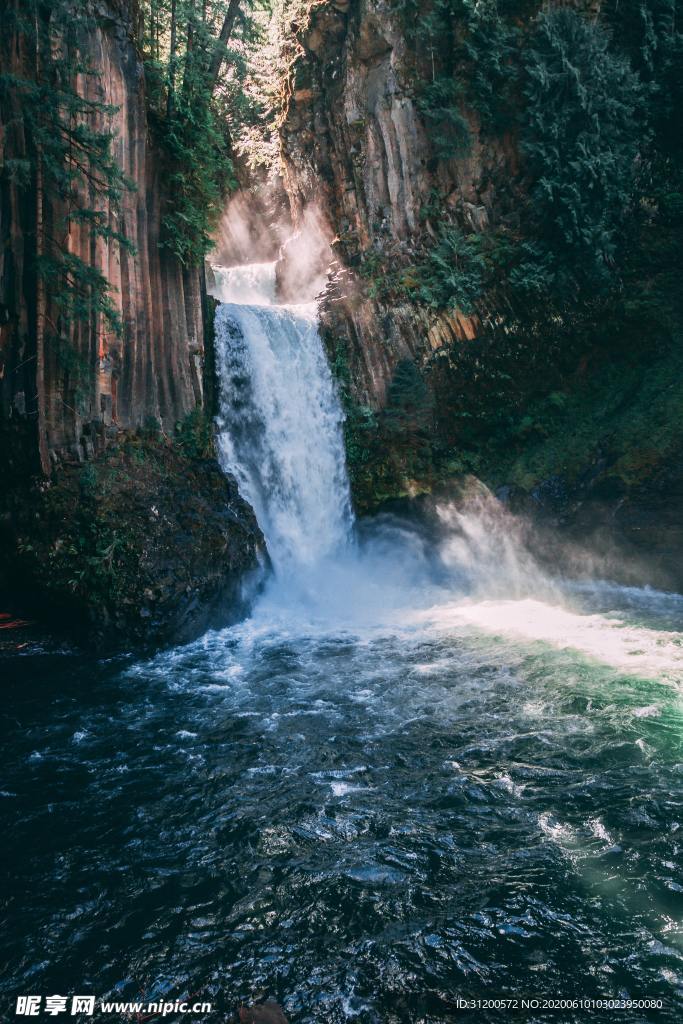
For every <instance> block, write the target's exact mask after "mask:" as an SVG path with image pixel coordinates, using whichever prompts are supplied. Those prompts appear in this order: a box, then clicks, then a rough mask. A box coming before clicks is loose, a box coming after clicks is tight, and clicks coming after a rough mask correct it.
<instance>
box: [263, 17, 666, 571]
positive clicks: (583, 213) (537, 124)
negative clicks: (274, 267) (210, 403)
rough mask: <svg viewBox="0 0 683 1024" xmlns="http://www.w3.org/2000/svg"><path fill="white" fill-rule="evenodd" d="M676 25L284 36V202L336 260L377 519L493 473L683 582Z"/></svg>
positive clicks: (336, 23) (513, 496) (336, 362)
mask: <svg viewBox="0 0 683 1024" xmlns="http://www.w3.org/2000/svg"><path fill="white" fill-rule="evenodd" d="M677 17H678V15H677V8H676V4H675V3H674V2H673V0H672V2H668V0H666V2H662V3H655V2H652V3H649V2H648V3H646V4H644V5H643V4H636V3H630V2H629V3H626V4H625V5H624V4H620V5H617V4H613V3H603V4H595V3H592V2H583V0H577V2H576V3H570V4H564V3H557V4H550V5H548V4H543V5H541V4H538V3H534V2H531V3H525V4H521V5H520V4H507V3H506V4H500V3H499V4H488V3H477V4H470V3H467V2H465V3H461V2H456V0H439V2H435V3H431V2H425V3H422V2H413V0H359V2H358V3H354V2H349V0H334V2H323V3H316V4H311V5H307V6H306V7H305V9H302V8H301V5H299V6H298V7H296V9H294V8H291V9H290V14H289V15H286V17H285V38H286V40H288V50H287V56H288V63H287V74H286V77H285V82H284V88H283V96H284V115H283V120H282V125H281V139H282V149H283V156H284V164H285V176H286V184H287V188H288V191H289V195H290V200H291V203H292V207H293V211H294V215H295V217H296V216H297V215H298V216H300V215H301V211H302V210H303V209H305V208H306V207H307V206H308V204H311V203H315V204H316V206H317V207H318V208H319V210H320V211H321V214H322V217H323V219H324V220H325V221H326V223H327V225H328V229H329V235H330V237H331V238H333V248H334V251H335V253H336V256H337V265H336V274H335V275H334V280H333V282H332V284H331V286H330V288H329V290H328V293H327V296H326V299H325V302H324V305H323V327H324V332H325V340H326V344H327V347H328V352H329V355H330V359H331V361H332V364H333V366H334V368H335V372H336V373H337V376H338V379H339V384H340V388H341V389H342V393H343V397H344V400H345V405H346V411H347V423H346V433H347V453H348V458H349V468H350V473H351V477H352V485H353V490H354V497H355V501H356V505H357V507H359V508H361V509H372V508H376V507H377V506H378V505H379V504H380V503H381V502H382V501H383V500H386V499H388V498H395V497H397V496H402V495H414V494H416V493H420V492H424V491H429V490H433V489H434V488H435V487H440V486H442V485H443V484H444V483H446V484H447V483H448V482H449V481H452V480H456V479H458V478H461V477H462V476H463V474H468V473H473V474H474V475H476V476H478V477H479V478H480V479H482V480H484V481H485V482H486V483H487V484H488V485H489V486H490V487H492V488H493V489H494V490H496V491H497V492H498V493H499V494H500V495H501V496H502V497H505V498H506V499H507V500H509V501H510V502H511V503H512V504H513V505H514V506H515V507H519V508H522V509H524V510H525V511H529V512H532V513H534V514H537V513H541V514H542V516H543V517H545V518H547V517H550V518H551V520H552V521H553V523H554V525H560V524H561V525H564V526H566V527H569V528H570V530H571V531H574V532H575V533H576V534H577V535H578V536H579V537H581V538H583V539H585V536H586V534H592V533H594V532H595V531H597V532H598V533H599V534H600V536H601V537H602V538H603V540H601V541H600V542H599V544H598V547H601V546H602V547H603V548H604V543H603V541H604V537H605V536H609V537H611V538H617V539H618V541H619V544H620V545H622V544H623V545H625V547H626V549H628V551H629V557H630V556H634V557H635V560H636V561H638V559H639V558H640V556H641V555H642V554H644V555H645V557H646V560H649V559H650V558H651V556H654V562H655V563H657V564H658V566H659V569H656V570H654V572H655V576H656V577H657V578H658V579H659V581H660V582H662V583H665V584H666V583H667V580H668V583H669V584H671V580H672V577H671V576H668V575H667V572H668V570H669V569H672V568H673V563H674V562H675V563H676V566H677V568H675V569H674V570H673V578H674V579H679V578H680V575H681V571H682V569H683V567H681V566H680V562H676V557H677V556H676V550H680V540H681V535H680V523H681V519H682V518H683V517H682V516H681V505H682V502H683V466H682V463H681V451H682V449H683V438H682V436H681V428H680V423H681V412H682V410H683V394H682V391H681V384H680V381H681V372H680V371H681V351H682V347H681V308H680V295H679V293H678V289H677V286H676V284H675V282H674V279H673V277H672V276H671V268H672V267H673V266H675V265H676V264H677V262H679V261H680V258H681V253H680V237H681V209H682V207H681V204H680V194H681V180H682V173H681V151H680V144H679V141H678V140H679V139H680V132H678V131H677V129H675V127H674V120H673V119H674V118H675V117H676V116H677V115H676V114H675V111H676V110H680V102H681V83H680V67H681V34H680V30H679V26H678V22H677ZM672 559H673V561H672ZM620 561H621V559H620V558H619V557H617V562H620ZM617 569H618V565H612V566H610V567H606V570H605V571H609V572H613V571H617ZM660 570H661V571H660Z"/></svg>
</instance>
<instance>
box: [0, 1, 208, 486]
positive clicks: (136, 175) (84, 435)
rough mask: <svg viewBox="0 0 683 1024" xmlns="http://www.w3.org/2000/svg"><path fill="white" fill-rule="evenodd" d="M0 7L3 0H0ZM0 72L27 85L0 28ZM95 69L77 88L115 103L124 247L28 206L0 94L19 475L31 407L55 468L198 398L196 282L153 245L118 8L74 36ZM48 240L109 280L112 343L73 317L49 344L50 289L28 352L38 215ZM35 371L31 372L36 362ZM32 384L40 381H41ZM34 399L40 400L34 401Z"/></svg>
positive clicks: (105, 330)
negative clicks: (118, 328) (123, 186)
mask: <svg viewBox="0 0 683 1024" xmlns="http://www.w3.org/2000/svg"><path fill="white" fill-rule="evenodd" d="M3 7H4V8H5V11H6V12H9V11H10V9H11V8H12V7H13V5H12V4H7V3H5V4H3ZM14 10H15V11H16V8H15V9H14ZM0 45H1V48H2V50H1V61H2V64H3V68H4V69H5V70H6V71H7V70H9V72H10V73H11V72H12V71H14V72H16V73H18V74H23V75H24V76H27V77H29V76H30V74H31V70H32V61H34V55H32V54H30V53H26V52H24V50H23V49H22V43H21V40H20V39H19V38H17V37H16V36H14V35H12V34H11V33H9V32H5V31H3V38H2V43H1V44H0ZM81 48H82V54H83V56H84V58H85V59H86V60H87V61H88V62H89V64H90V65H91V66H92V67H93V68H94V69H96V70H97V72H98V74H97V75H79V77H78V83H77V88H78V89H80V90H84V91H85V92H86V94H90V95H92V96H93V97H94V98H96V99H97V100H98V101H101V102H103V103H105V104H108V105H111V107H112V108H115V109H114V110H113V112H112V113H111V114H106V113H102V114H101V115H100V124H99V125H96V126H95V127H99V128H100V129H101V130H102V131H107V130H109V131H111V132H112V133H113V136H114V142H113V146H112V152H113V156H114V157H115V159H116V160H117V162H118V163H119V164H120V166H121V168H122V169H123V171H124V173H125V174H126V176H127V177H128V178H129V179H130V181H131V183H132V185H133V188H132V189H130V190H128V191H125V192H124V194H123V197H122V201H121V206H120V211H119V213H118V215H116V214H115V213H114V211H111V210H110V211H109V219H110V222H111V224H112V227H114V228H115V229H116V230H117V231H119V232H120V233H121V234H122V235H123V236H125V238H126V239H127V241H128V242H129V243H130V244H131V248H130V249H127V248H125V247H122V246H121V244H120V243H119V242H118V241H117V240H116V238H109V239H106V238H104V239H103V238H99V239H97V240H96V241H92V239H91V238H90V237H89V236H88V234H87V233H86V231H85V230H84V229H83V226H82V225H79V224H77V223H72V222H70V221H69V210H68V208H66V207H65V205H64V204H63V203H61V202H59V201H56V200H54V199H53V198H50V196H49V195H46V196H45V197H44V200H43V202H42V203H41V204H39V205H40V209H39V210H38V208H37V202H36V182H35V180H31V181H30V182H28V183H22V182H18V181H17V180H15V179H14V178H13V175H12V173H11V168H12V166H14V165H15V164H16V163H17V162H20V161H22V160H24V159H25V158H26V156H27V155H28V154H29V153H30V147H31V146H32V140H31V139H30V138H27V137H26V136H25V134H24V132H23V130H22V128H21V121H20V120H18V119H16V114H17V109H16V104H17V103H18V102H20V101H19V99H18V97H17V95H16V94H15V95H12V92H11V91H10V92H9V93H5V94H4V96H3V99H2V122H3V129H2V145H3V150H4V152H3V165H4V170H3V173H2V176H1V177H0V429H1V430H2V436H3V443H2V456H1V457H2V463H3V466H5V467H7V468H10V469H13V470H14V471H15V472H17V473H24V472H26V471H27V470H29V471H30V470H35V469H36V468H37V465H38V462H39V459H38V442H39V439H38V430H39V422H38V421H39V403H40V401H41V400H42V402H43V413H44V435H45V442H46V447H47V451H48V452H49V456H50V458H51V460H52V462H53V463H56V462H59V461H79V460H81V459H83V458H84V457H87V456H88V455H89V454H92V452H93V451H94V450H97V448H98V445H99V444H100V439H101V438H102V437H103V435H104V433H105V432H106V431H107V429H108V428H114V429H116V428H136V427H138V426H140V425H142V424H144V423H145V421H147V420H150V419H151V418H154V419H156V420H157V421H159V422H160V423H161V424H162V426H163V427H164V429H165V430H167V431H168V430H172V429H173V426H174V424H175V423H176V422H177V421H178V420H180V419H182V418H183V417H184V416H185V415H186V414H187V413H188V412H190V411H191V410H192V409H193V408H195V406H196V405H197V404H199V403H201V401H202V372H201V360H202V352H203V317H202V280H201V271H200V269H198V268H196V267H194V268H184V267H183V266H182V265H181V264H180V263H179V262H178V260H177V259H175V258H174V257H173V256H172V255H171V254H170V253H168V252H166V251H165V250H164V249H161V248H160V247H159V244H158V243H159V234H160V220H161V218H162V216H163V205H164V168H163V162H162V160H161V157H160V154H159V152H158V150H157V149H156V148H155V146H154V144H153V142H152V140H151V138H150V126H149V123H148V117H147V111H146V102H145V80H144V74H143V69H142V64H141V61H140V59H139V57H138V54H137V53H136V50H135V47H134V45H133V42H132V40H131V34H130V15H129V10H128V6H127V5H126V4H122V3H116V2H103V3H100V4H98V5H97V8H96V12H95V18H94V23H93V25H92V28H91V29H90V30H89V32H88V35H87V38H86V39H85V40H82V41H81ZM37 215H39V216H41V217H42V221H43V224H44V225H45V226H46V229H47V230H51V231H54V232H58V233H60V235H61V238H62V241H63V243H64V244H65V246H66V248H67V250H68V251H69V252H73V253H74V254H76V255H77V256H80V258H81V259H82V260H83V261H84V262H85V263H87V264H88V265H90V266H92V267H94V268H97V270H99V271H100V272H101V273H102V274H103V275H104V276H105V277H106V278H107V279H108V280H109V282H110V284H111V286H112V293H111V298H112V302H113V305H114V307H115V308H116V310H117V311H118V313H119V316H120V319H121V322H122V328H123V329H122V333H121V336H120V337H117V335H116V333H115V332H114V331H113V330H111V329H110V327H109V325H108V324H107V322H106V321H105V320H104V319H103V317H102V316H100V315H97V316H94V317H92V318H91V319H90V321H89V322H82V321H81V322H77V323H75V324H74V325H73V326H72V328H71V330H70V332H69V336H68V337H66V338H64V337H62V338H61V340H57V338H56V337H55V335H56V334H59V333H61V332H52V331H51V329H50V326H51V324H53V323H54V321H55V320H56V318H57V312H56V310H55V306H54V303H53V302H52V301H51V297H50V290H49V285H48V288H47V296H46V302H45V324H46V329H45V342H44V353H43V356H42V359H41V358H40V355H41V353H40V346H38V351H37V345H36V326H37V325H36V288H37V280H36V217H37ZM41 363H42V365H40V364H41ZM41 377H42V381H41ZM41 391H42V396H41Z"/></svg>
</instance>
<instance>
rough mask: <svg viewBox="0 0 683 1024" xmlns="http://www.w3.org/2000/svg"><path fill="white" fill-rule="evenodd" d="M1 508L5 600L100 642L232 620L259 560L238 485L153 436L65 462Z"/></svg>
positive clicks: (251, 519)
mask: <svg viewBox="0 0 683 1024" xmlns="http://www.w3.org/2000/svg"><path fill="white" fill-rule="evenodd" d="M3 512H4V516H3V522H2V527H1V530H2V536H1V537H0V541H1V543H0V592H2V593H3V595H4V597H5V599H6V604H7V605H8V607H12V608H17V609H20V610H21V609H24V610H28V611H30V612H31V613H32V614H38V615H40V616H41V617H43V618H47V619H48V620H49V621H50V622H51V623H53V624H55V625H59V626H60V627H67V628H68V629H69V630H70V631H72V632H74V633H76V634H77V635H78V636H79V638H80V639H82V640H85V641H87V642H91V643H94V644H96V645H97V646H98V647H99V648H106V649H111V648H114V649H115V648H120V647H125V646H130V645H143V646H147V645H149V646H155V645H159V644H163V643H167V642H173V643H178V642H184V641H188V640H190V639H192V638H193V637H195V636H197V635H198V634H199V633H200V632H201V631H203V630H204V629H205V628H207V627H208V626H210V625H223V624H226V623H227V622H228V621H230V620H231V619H232V620H234V619H235V618H236V617H238V616H239V615H240V614H242V613H243V612H244V610H245V607H246V603H247V601H248V595H249V588H250V586H251V587H253V586H255V584H256V581H257V579H258V576H259V566H260V564H262V563H263V562H264V561H265V557H266V556H265V545H264V541H263V537H262V534H261V531H260V530H259V527H258V524H257V522H256V518H255V516H254V513H253V511H252V509H251V507H250V506H249V505H248V504H247V502H246V501H244V500H243V499H242V498H241V497H240V495H239V494H238V491H237V485H236V483H235V481H234V480H233V479H232V478H230V477H226V476H225V474H224V473H223V472H222V471H221V469H220V467H219V465H218V463H217V462H216V461H215V459H213V458H205V457H196V456H193V457H191V456H189V455H187V454H186V453H184V452H183V450H182V449H181V448H180V447H179V446H178V445H175V444H172V443H171V442H168V441H165V440H163V439H158V438H157V439H154V440H149V439H142V438H139V437H136V438H134V437H128V438H126V439H125V440H123V441H122V442H120V443H118V444H116V445H115V446H114V447H112V448H110V449H108V450H107V451H106V452H105V453H104V455H103V456H102V457H101V458H99V459H97V460H95V461H91V462H88V463H87V464H86V465H85V466H84V467H65V468H63V469H61V470H60V472H59V473H58V474H56V475H55V476H54V477H53V479H52V480H51V481H44V480H43V481H39V482H34V483H33V484H32V485H31V486H30V487H29V488H28V489H25V490H23V491H22V492H18V491H17V492H14V493H13V494H12V496H11V499H8V503H7V504H6V505H5V507H4V509H3Z"/></svg>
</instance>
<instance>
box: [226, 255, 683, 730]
mask: <svg viewBox="0 0 683 1024" xmlns="http://www.w3.org/2000/svg"><path fill="white" fill-rule="evenodd" d="M214 279H215V282H216V285H215V294H216V295H217V296H218V297H219V298H220V299H221V301H222V305H221V306H220V307H219V309H218V311H217V315H216V365H217V371H218V376H219V379H220V413H219V416H218V419H217V425H218V440H219V449H220V455H221V459H222V463H223V466H224V468H225V469H226V471H229V472H230V473H232V474H234V476H235V477H236V479H237V481H238V484H239V487H240V491H241V493H242V494H243V495H244V497H245V498H246V499H247V500H248V501H249V502H250V504H251V505H252V507H253V508H254V511H255V513H256V516H257V519H258V522H259V525H260V526H261V529H262V530H263V533H264V535H265V538H266V543H267V547H268V551H269V554H270V558H271V561H272V565H273V569H274V573H273V577H272V578H271V580H270V581H269V583H268V585H267V586H266V588H265V592H264V593H263V594H262V596H261V597H260V598H259V600H258V602H257V604H256V607H255V609H254V613H253V616H252V618H251V620H250V621H249V622H248V623H245V624H243V626H242V627H240V629H239V632H240V634H241V636H242V642H243V643H246V644H247V645H250V644H251V645H253V644H254V643H257V642H258V643H263V642H264V640H265V639H266V638H267V637H269V636H278V637H279V639H283V638H285V637H287V636H290V637H291V636H298V635H302V634H312V633H315V634H319V635H322V634H333V635H335V636H336V637H339V636H340V635H342V634H344V632H345V631H347V632H348V634H349V635H350V636H354V637H358V636H363V635H366V636H367V635H374V636H377V635H378V634H380V635H381V634H384V635H399V634H401V635H402V636H404V637H406V636H409V635H411V634H412V635H413V636H414V635H416V634H417V635H420V634H423V633H428V632H429V631H430V630H437V631H438V632H440V633H441V634H444V633H446V634H453V635H456V634H459V635H462V633H463V631H469V632H470V633H475V632H476V633H485V634H490V635H496V636H497V637H503V638H508V639H510V640H512V641H515V642H516V643H519V642H527V643H528V642H533V643H538V642H541V643H543V644H546V645H548V646H549V647H551V648H554V649H557V650H571V651H578V652H580V653H581V654H582V655H584V656H586V657H588V658H590V659H594V660H595V661H598V662H602V663H603V664H606V665H610V666H612V667H613V668H615V669H617V670H619V671H622V672H625V673H628V674H629V675H634V676H643V677H648V678H659V679H662V680H663V681H666V682H670V683H671V682H673V683H675V684H680V683H682V682H683V646H681V633H679V632H677V631H676V630H675V629H674V630H671V629H667V630H660V629H656V628H649V623H648V626H644V625H642V624H639V623H638V622H637V621H636V622H635V623H634V622H633V621H629V619H633V618H634V617H635V618H636V619H637V617H638V610H639V609H642V608H646V607H647V608H648V609H650V610H651V611H652V612H656V613H657V614H660V613H661V612H662V611H664V612H666V613H667V615H668V617H669V620H671V619H673V621H674V622H677V621H678V618H677V612H678V611H679V609H680V601H681V598H680V597H679V596H677V595H666V594H662V593H658V592H656V591H648V590H645V589H642V590H639V589H637V588H620V587H619V586H617V585H615V584H612V583H609V582H607V583H606V582H603V581H592V582H591V583H590V584H587V585H586V584H575V583H571V582H569V583H566V582H563V581H558V580H554V579H551V578H550V577H549V575H548V574H547V573H546V572H543V571H542V570H541V569H540V568H539V566H538V564H537V563H536V561H535V559H534V558H533V556H532V555H531V554H530V552H529V550H528V548H527V546H526V544H525V537H524V534H523V527H522V525H521V524H520V523H519V521H518V520H516V519H515V518H514V517H513V516H511V515H510V514H509V513H508V512H507V511H506V510H505V509H504V508H503V506H502V505H501V504H500V503H499V502H498V501H496V499H495V498H493V496H492V495H491V494H490V493H489V492H488V491H487V490H486V488H484V487H483V485H477V486H475V487H473V488H472V492H471V493H470V494H469V496H468V498H467V500H465V501H462V500H461V501H460V502H458V503H457V504H456V503H454V502H443V503H442V504H441V505H439V506H437V507H436V509H435V520H436V523H437V527H438V529H437V531H436V532H437V536H436V537H435V536H434V535H432V536H429V538H426V536H425V535H424V534H423V533H421V532H420V530H418V529H417V528H415V527H414V526H412V525H411V524H408V523H405V522H401V521H399V520H396V519H391V517H384V518H381V517H380V518H379V519H378V520H377V521H376V522H375V523H374V524H373V525H371V526H370V527H369V528H368V529H366V530H365V531H364V537H363V539H362V541H359V540H358V539H357V538H355V537H354V520H353V514H352V509H351V500H350V488H349V482H348V477H347V473H346V466H345V453H344V442H343V433H342V426H343V413H342V409H341V405H340V402H339V398H338V395H337V392H336V389H335V384H334V380H333V377H332V374H331V372H330V368H329V365H328V362H327V359H326V356H325V352H324V348H323V344H322V340H321V338H320V334H319V332H318V327H317V307H316V305H315V304H314V303H313V304H310V303H309V304H302V305H277V304H276V274H275V264H274V263H258V264H250V265H248V266H244V267H232V268H225V267H215V268H214ZM621 598H623V600H621ZM582 602H583V604H586V603H588V604H589V606H590V604H591V602H592V607H590V611H588V612H586V611H582V609H581V603H582ZM596 602H597V606H598V607H599V608H602V610H600V611H598V612H596V611H595V605H596ZM676 602H678V604H677V603H676ZM577 604H578V607H577ZM605 606H606V608H607V611H605V610H604V608H605ZM615 607H616V608H619V607H621V608H622V611H621V612H620V613H619V614H610V613H609V609H613V608H615ZM624 607H626V609H627V611H628V614H626V613H625V612H624V611H623V608H624ZM631 612H633V614H631ZM232 635H233V636H234V635H235V632H234V630H233V633H232ZM415 671H416V673H418V674H419V673H422V674H424V675H427V676H428V675H431V674H433V673H438V671H439V666H438V665H433V664H431V663H427V664H422V663H418V664H417V665H416V667H415ZM643 714H655V711H649V710H648V711H646V712H643Z"/></svg>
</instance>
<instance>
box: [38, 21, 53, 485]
mask: <svg viewBox="0 0 683 1024" xmlns="http://www.w3.org/2000/svg"><path fill="white" fill-rule="evenodd" d="M40 45H41V26H40V22H39V16H38V14H36V81H37V82H40V81H41V77H42V68H41V59H40ZM34 143H35V149H36V210H35V218H36V413H37V421H38V423H37V430H38V456H39V459H40V468H41V471H42V472H43V473H44V474H45V476H47V475H48V474H49V472H50V453H49V451H48V447H47V425H46V416H45V410H46V400H45V317H46V314H47V309H46V293H45V280H44V278H43V275H42V268H41V267H40V262H41V257H42V256H43V255H44V252H45V234H44V230H43V203H44V191H45V190H44V186H43V155H42V152H41V148H40V145H39V143H38V142H37V141H36V140H34Z"/></svg>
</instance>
